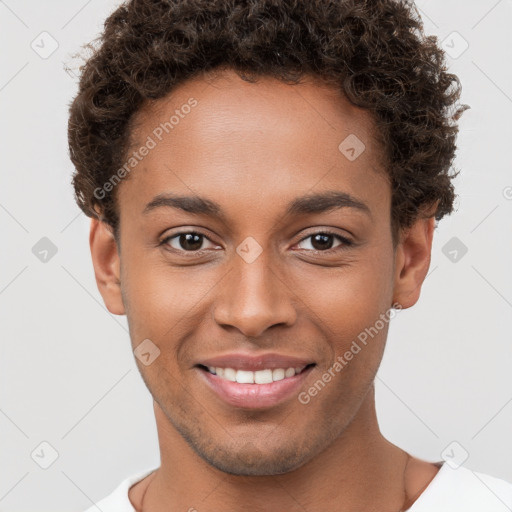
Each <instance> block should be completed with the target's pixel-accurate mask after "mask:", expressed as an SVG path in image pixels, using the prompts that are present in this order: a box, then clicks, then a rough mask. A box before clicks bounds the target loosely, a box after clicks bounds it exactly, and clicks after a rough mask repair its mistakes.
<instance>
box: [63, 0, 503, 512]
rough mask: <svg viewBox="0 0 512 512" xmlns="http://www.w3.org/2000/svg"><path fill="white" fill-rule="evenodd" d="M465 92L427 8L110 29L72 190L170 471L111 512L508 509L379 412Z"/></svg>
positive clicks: (166, 16) (159, 17) (153, 22)
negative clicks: (406, 445) (386, 423)
mask: <svg viewBox="0 0 512 512" xmlns="http://www.w3.org/2000/svg"><path fill="white" fill-rule="evenodd" d="M454 86H455V87H454ZM459 95H460V88H459V86H458V80H457V78H456V77H455V76H454V75H451V74H448V73H447V72H446V69H445V66H444V61H443V54H442V52H441V50H440V49H439V48H438V47H437V46H436V42H435V40H433V39H429V38H426V37H425V36H424V35H423V33H422V26H421V21H420V20H419V18H418V17H417V13H416V12H415V10H414V7H413V5H411V4H409V3H408V2H398V1H393V0H381V1H364V2H361V1H355V0H338V1H336V2H327V1H317V0H313V1H301V2H297V1H294V0H285V1H280V2H276V1H273V0H252V1H250V2H233V1H227V0H217V1H211V0H196V1H186V0H183V1H178V0H176V1H149V0H137V1H131V2H128V3H127V4H124V5H121V6H120V7H119V8H118V9H117V10H116V11H115V12H114V13H113V14H112V15H111V16H110V17H109V18H108V19H107V21H106V23H105V31H104V33H103V34H102V36H101V41H100V45H98V47H96V48H95V49H94V52H93V55H92V56H91V57H90V58H89V59H88V61H87V63H86V65H85V66H84V68H83V71H82V76H81V80H80V88H79V92H78V94H77V97H76V98H75V99H74V101H73V103H72V105H71V109H70V121H69V141H70V154H71V159H72V161H73V163H74V165H75V167H76V173H75V175H74V177H73V184H74V186H75V191H76V199H77V202H78V204H79V205H80V207H81V208H82V210H83V211H84V212H85V213H86V214H87V215H89V216H90V217H91V218H92V220H91V231H90V246H91V254H92V260H93V264H94V270H95V276H96V281H97V284H98V288H99V290H100V292H101V294H102V297H103V299H104V302H105V304H106V306H107V308H108V310H109V311H110V312H111V313H113V314H117V315H123V314H126V315H127V319H128V324H129V329H130V337H131V343H132V348H133V350H134V353H135V355H136V358H137V359H136V360H137V364H138V367H139V369H140V372H141V374H142V377H143V379H144V382H145V383H146V385H147V387H148V389H149V391H150V392H151V394H152V396H153V398H154V411H155V417H156V423H157V429H158V438H159V446H160V452H161V465H160V467H158V468H147V469H145V470H144V471H141V472H140V473H138V474H136V475H132V476H131V477H129V478H127V479H125V480H124V481H123V482H122V483H121V484H120V485H119V487H118V488H117V489H116V490H115V491H114V493H112V494H111V495H110V496H108V497H107V498H104V499H103V500H101V501H100V502H99V503H97V504H96V505H94V506H93V507H91V508H90V509H89V510H91V511H92V510H97V509H100V510H102V511H103V512H108V511H133V510H136V511H143V512H148V511H151V512H160V511H164V510H165V511H180V510H184V511H185V510H189V511H194V510H197V511H199V512H202V511H209V512H215V511H227V510H229V511H242V510H250V511H271V512H277V511H280V512H281V511H339V512H355V511H363V510H364V511H381V512H382V511H387V512H399V511H405V510H409V511H413V512H422V511H426V510H429V511H431V510H436V511H465V512H467V511H477V510H478V511H484V510H485V511H486V512H491V511H498V510H500V511H501V510H507V509H510V507H511V506H512V485H511V484H508V483H506V482H503V481H501V480H498V479H495V478H492V480H489V478H491V477H487V480H486V482H489V481H490V482H491V484H492V485H490V486H487V485H486V486H484V485H481V484H480V485H477V484H478V482H479V481H478V480H476V479H475V477H474V474H473V472H471V471H469V470H468V469H465V468H459V469H458V470H454V469H451V468H450V467H449V466H447V465H446V464H443V463H442V462H428V461H424V460H421V459H418V458H416V457H414V456H413V455H411V454H408V453H407V452H405V451H404V450H402V449H400V448H399V447H397V446H395V445H393V444H392V443H390V442H389V441H387V440H386V439H385V438H384V437H383V435H382V434H381V433H380V431H379V426H378V422H377V418H376V413H375V401H374V378H375V375H376V372H377V370H378V367H379V364H380V361H381V358H382V355H383V351H384V348H385V343H386V338H387V332H388V325H389V320H390V318H392V316H394V314H396V311H397V310H399V309H402V308H409V307H411V306H413V305H414V304H415V303H416V302H417V300H418V298H419V295H420V290H421V285H422V283H423V280H424V279H425V276H426V274H427V272H428V268H429V264H430V254H431V246H432V237H433V232H434V223H435V221H436V220H440V219H441V218H442V217H443V216H444V215H446V214H448V213H450V212H451V210H452V204H453V199H454V191H453V186H452V184H451V178H452V175H450V165H451V162H452V160H453V157H454V154H455V149H456V146H455V138H456V134H457V126H456V124H455V121H456V120H457V119H458V117H459V116H460V114H461V113H462V111H463V110H464V109H465V108H466V106H465V105H462V106H461V105H458V104H457V101H458V98H459ZM364 333H367V334H368V333H371V336H368V335H366V337H365V336H364ZM491 488H492V490H490V489H491ZM498 495H499V497H500V499H498V498H497V496H498Z"/></svg>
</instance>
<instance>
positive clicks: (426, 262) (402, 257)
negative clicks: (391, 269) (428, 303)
mask: <svg viewBox="0 0 512 512" xmlns="http://www.w3.org/2000/svg"><path fill="white" fill-rule="evenodd" d="M434 227H435V219H434V217H429V218H420V219H418V220H417V221H416V222H414V224H413V225H412V226H411V227H410V228H408V229H407V230H406V231H404V232H403V233H401V235H400V241H399V243H398V246H397V248H396V257H395V285H394V293H393V303H399V304H400V305H401V306H402V308H403V309H406V308H410V307H411V306H414V304H416V302H417V301H418V299H419V297H420V292H421V286H422V284H423V281H424V280H425V277H426V276H427V273H428V269H429V266H430V258H431V251H432V239H433V236H434Z"/></svg>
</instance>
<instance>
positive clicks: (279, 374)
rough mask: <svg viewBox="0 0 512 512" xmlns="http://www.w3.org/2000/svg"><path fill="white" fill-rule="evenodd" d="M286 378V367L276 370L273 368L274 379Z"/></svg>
mask: <svg viewBox="0 0 512 512" xmlns="http://www.w3.org/2000/svg"><path fill="white" fill-rule="evenodd" d="M283 379H284V369H283V368H276V369H275V370H272V380H273V381H276V380H283Z"/></svg>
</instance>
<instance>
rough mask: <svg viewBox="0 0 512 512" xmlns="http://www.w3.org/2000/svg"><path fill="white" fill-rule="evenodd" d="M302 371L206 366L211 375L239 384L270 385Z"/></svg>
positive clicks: (300, 367)
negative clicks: (251, 369) (249, 369)
mask: <svg viewBox="0 0 512 512" xmlns="http://www.w3.org/2000/svg"><path fill="white" fill-rule="evenodd" d="M303 369H304V366H297V367H295V368H292V367H290V368H275V369H270V368H266V369H264V370H257V371H255V372H252V371H248V370H235V369H234V368H222V367H219V366H217V367H214V366H208V371H209V372H210V373H212V374H213V375H217V377H220V378H222V379H226V380H229V381H231V382H238V383H240V384H270V383H272V382H277V381H279V380H283V379H285V378H287V377H293V376H294V375H296V374H299V373H300V372H301V371H302V370H303Z"/></svg>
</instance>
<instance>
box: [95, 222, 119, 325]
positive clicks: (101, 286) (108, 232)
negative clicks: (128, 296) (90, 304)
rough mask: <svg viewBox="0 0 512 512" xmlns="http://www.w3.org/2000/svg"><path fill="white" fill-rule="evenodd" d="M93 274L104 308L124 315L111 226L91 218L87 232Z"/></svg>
mask: <svg viewBox="0 0 512 512" xmlns="http://www.w3.org/2000/svg"><path fill="white" fill-rule="evenodd" d="M89 246H90V248H91V257H92V263H93V266H94V276H95V278H96V284H97V286H98V290H99V292H100V293H101V296H102V297H103V302H104V303H105V306H106V308H107V309H108V310H109V311H110V312H111V313H112V314H114V315H124V314H125V308H124V304H123V300H122V294H121V261H120V257H119V253H118V248H117V243H116V241H115V238H114V234H113V232H112V228H111V227H110V226H108V225H107V224H106V223H105V222H102V221H99V220H98V219H94V218H93V219H91V229H90V233H89Z"/></svg>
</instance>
